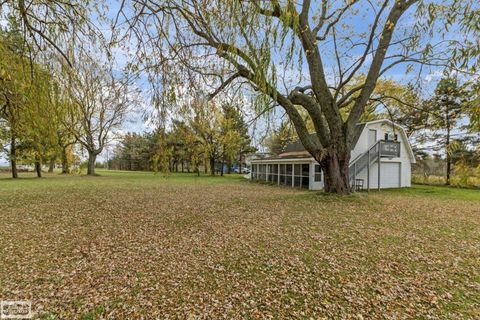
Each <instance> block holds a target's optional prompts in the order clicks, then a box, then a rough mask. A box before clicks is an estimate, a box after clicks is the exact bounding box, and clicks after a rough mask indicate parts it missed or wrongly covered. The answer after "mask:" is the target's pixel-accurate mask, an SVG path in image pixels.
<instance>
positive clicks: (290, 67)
mask: <svg viewBox="0 0 480 320" xmlns="http://www.w3.org/2000/svg"><path fill="white" fill-rule="evenodd" d="M129 3H131V6H129V5H128V4H129ZM412 6H413V7H415V9H411V7H412ZM476 6H477V5H476V4H475V3H474V1H473V0H466V1H460V2H459V1H453V2H452V3H448V4H446V3H441V4H435V3H428V2H426V1H422V0H380V1H361V0H344V1H330V0H322V1H311V0H302V1H293V0H232V1H224V0H164V1H153V0H135V1H132V2H125V1H122V4H121V8H120V10H119V12H118V15H117V17H116V19H115V22H116V25H117V27H120V26H126V28H127V30H128V32H127V33H126V36H131V35H134V36H136V40H137V42H136V45H138V47H139V48H140V50H139V56H138V58H139V59H140V61H141V62H142V63H144V64H145V65H147V66H150V67H151V71H153V72H154V73H158V72H159V66H160V65H166V64H168V63H169V62H172V63H174V64H175V65H176V66H177V70H176V72H175V77H173V78H175V79H177V78H178V77H179V74H180V70H181V68H180V66H181V67H183V69H182V70H184V74H185V77H184V78H183V81H186V79H192V77H197V80H199V81H201V82H202V83H203V84H204V85H207V86H208V85H211V86H212V91H211V92H212V93H211V95H210V98H214V97H215V95H216V94H218V93H219V92H221V91H222V90H225V89H227V88H228V87H230V88H232V87H233V86H235V85H239V84H243V83H245V82H246V83H248V84H249V85H250V86H252V87H253V88H254V90H255V91H256V92H258V93H260V94H261V97H262V98H268V99H270V100H273V101H274V102H275V103H276V104H277V105H278V106H280V107H281V108H283V109H284V111H285V112H286V114H287V115H288V117H289V119H290V120H291V122H292V123H293V125H294V127H295V129H296V132H297V134H298V136H299V138H300V140H301V142H302V143H303V145H304V146H305V148H306V149H307V150H308V152H309V153H310V154H311V155H312V156H313V157H314V158H315V159H316V160H317V161H318V163H319V164H320V166H321V168H322V170H323V172H324V174H325V190H326V191H327V192H334V193H340V194H346V193H349V192H350V187H349V179H348V168H349V161H350V151H351V148H352V142H353V137H354V129H355V126H356V124H357V122H358V121H359V119H360V116H361V115H362V113H363V112H364V110H365V106H366V105H367V103H368V102H369V100H370V97H371V94H372V92H373V90H374V88H375V85H376V82H377V79H379V78H380V77H382V76H384V75H385V74H386V73H387V72H388V71H389V70H392V69H394V68H395V67H396V66H398V65H399V64H402V63H410V64H413V63H420V64H422V65H428V66H437V65H444V64H447V63H449V62H450V61H451V59H450V58H451V52H459V51H457V49H459V48H460V47H461V48H462V49H463V50H464V51H463V52H469V51H468V50H470V49H472V48H475V40H472V39H471V35H472V33H475V32H478V25H477V24H475V23H474V21H473V20H474V19H473V20H472V19H471V18H468V17H471V16H474V14H473V12H474V10H475V8H476ZM409 9H410V10H409ZM407 11H408V12H410V13H411V14H410V15H409V16H408V18H409V19H403V20H402V16H404V15H405V13H406V12H407ZM439 21H444V22H445V23H443V24H441V26H442V27H441V28H438V25H439V24H438V23H437V22H439ZM456 23H457V26H459V27H460V28H457V29H460V30H463V31H465V33H466V34H469V36H470V38H469V37H468V36H466V37H463V38H462V37H461V36H460V34H459V33H458V32H457V33H456V35H455V38H452V39H448V34H447V32H448V30H449V28H445V26H446V27H449V26H451V25H452V24H456ZM439 30H440V31H439ZM445 30H447V31H445ZM433 34H435V35H433ZM477 34H478V33H477ZM459 38H461V40H459ZM437 40H438V41H437ZM434 41H437V42H436V43H433V42H434ZM447 52H448V55H447ZM472 52H473V51H472ZM475 52H476V51H475ZM459 56H460V55H457V58H458V57H459ZM467 60H468V59H463V62H464V63H465V61H467ZM192 74H196V76H192ZM362 74H365V75H366V76H365V77H364V79H363V81H362V82H361V83H358V85H356V86H352V82H353V80H354V79H358V78H359V75H362ZM346 107H348V110H349V111H348V112H346V114H347V115H346V116H344V115H342V113H343V114H345V112H343V110H342V109H344V108H345V109H347V108H346ZM302 109H303V110H304V111H305V112H306V113H308V116H309V117H310V119H311V121H312V123H313V124H314V127H315V131H316V134H315V135H310V134H309V132H308V129H307V126H306V123H305V119H304V117H302V116H301V112H300V110H302Z"/></svg>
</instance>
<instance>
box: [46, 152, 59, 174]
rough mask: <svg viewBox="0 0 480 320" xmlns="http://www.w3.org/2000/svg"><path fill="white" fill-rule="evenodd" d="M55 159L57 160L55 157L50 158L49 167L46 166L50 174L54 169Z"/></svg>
mask: <svg viewBox="0 0 480 320" xmlns="http://www.w3.org/2000/svg"><path fill="white" fill-rule="evenodd" d="M56 158H57V157H56V156H52V157H51V158H50V163H49V165H48V172H50V173H52V172H53V169H55V159H56Z"/></svg>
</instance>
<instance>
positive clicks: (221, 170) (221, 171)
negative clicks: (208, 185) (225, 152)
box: [220, 160, 225, 177]
mask: <svg viewBox="0 0 480 320" xmlns="http://www.w3.org/2000/svg"><path fill="white" fill-rule="evenodd" d="M221 166H222V167H221V168H220V175H221V176H222V177H223V167H224V166H225V161H223V160H222V163H221Z"/></svg>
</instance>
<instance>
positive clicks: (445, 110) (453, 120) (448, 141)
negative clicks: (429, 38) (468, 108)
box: [428, 76, 467, 185]
mask: <svg viewBox="0 0 480 320" xmlns="http://www.w3.org/2000/svg"><path fill="white" fill-rule="evenodd" d="M466 101H467V93H466V92H465V90H464V89H463V88H462V86H460V84H459V81H458V79H457V78H456V77H448V76H445V77H444V78H442V79H441V80H440V81H439V83H438V84H437V87H436V89H435V95H434V96H433V97H432V98H431V99H430V100H429V101H428V107H429V109H428V110H429V113H430V115H431V116H430V122H429V125H430V127H431V129H433V130H435V132H434V135H433V137H432V138H433V140H434V141H435V142H436V143H437V145H438V146H439V147H440V148H442V149H443V151H444V152H445V155H446V162H447V169H446V184H447V185H449V184H450V175H451V171H452V152H453V149H452V148H454V147H455V144H452V132H453V131H454V130H456V129H458V122H459V120H460V119H461V118H462V117H464V115H465V113H464V107H465V104H466Z"/></svg>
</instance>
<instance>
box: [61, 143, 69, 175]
mask: <svg viewBox="0 0 480 320" xmlns="http://www.w3.org/2000/svg"><path fill="white" fill-rule="evenodd" d="M62 173H65V174H66V173H70V164H69V163H68V155H67V147H65V148H63V149H62Z"/></svg>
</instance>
